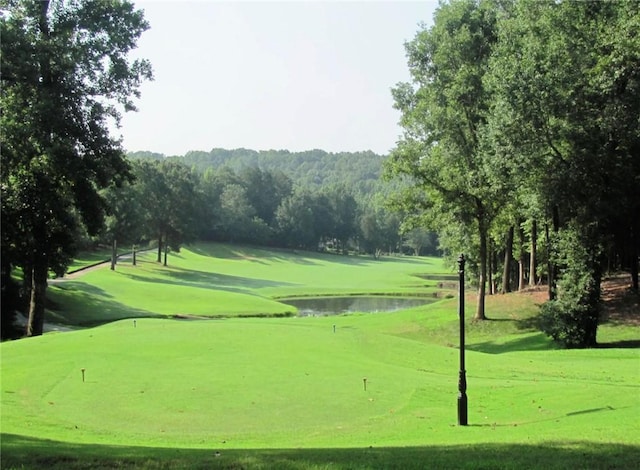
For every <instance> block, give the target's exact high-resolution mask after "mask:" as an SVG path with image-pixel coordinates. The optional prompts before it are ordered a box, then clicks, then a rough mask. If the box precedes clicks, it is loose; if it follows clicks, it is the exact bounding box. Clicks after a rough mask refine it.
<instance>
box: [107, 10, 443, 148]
mask: <svg viewBox="0 0 640 470" xmlns="http://www.w3.org/2000/svg"><path fill="white" fill-rule="evenodd" d="M135 3H136V5H137V7H138V8H142V9H144V10H145V16H146V18H147V20H148V21H149V23H150V24H151V29H150V30H148V31H147V32H146V33H144V34H143V36H142V38H141V39H140V41H139V43H138V46H139V47H138V49H137V50H136V51H135V53H134V54H133V55H134V56H135V57H144V58H147V59H149V60H150V61H151V63H152V65H153V68H154V74H155V80H154V81H153V82H145V83H144V84H143V85H142V87H141V92H142V97H141V98H140V100H138V101H137V103H136V104H137V106H138V109H139V111H138V112H137V113H126V114H125V115H124V117H123V120H122V127H121V129H119V131H116V135H118V134H121V135H122V137H123V142H124V147H125V148H126V149H127V150H129V151H136V150H150V151H154V152H160V153H164V154H166V155H182V154H184V153H186V152H187V151H189V150H205V151H209V150H211V149H212V148H214V147H221V148H227V149H234V148H239V147H244V148H249V149H254V150H269V149H276V150H278V149H287V150H291V151H302V150H310V149H314V148H318V149H322V150H326V151H329V152H339V151H361V150H373V151H374V152H376V153H380V154H387V153H388V152H389V150H391V149H392V148H393V147H394V145H395V143H396V141H397V140H398V136H399V135H400V134H401V130H400V128H399V127H398V125H397V122H398V120H399V118H400V113H399V112H398V111H396V110H395V109H393V99H392V98H391V91H390V90H391V88H392V87H393V86H395V84H396V83H398V82H400V81H408V79H409V73H408V67H407V61H406V57H405V50H404V43H405V42H406V41H408V40H411V39H413V37H414V36H415V34H416V32H417V31H418V30H419V24H420V23H423V22H424V23H427V24H430V23H431V20H432V15H433V11H434V9H435V8H436V6H437V1H435V0H429V1H422V2H409V1H398V0H396V1H386V2H373V1H359V2H344V1H315V2H313V1H300V0H299V1H289V2H268V1H262V2H239V1H228V2H221V1H212V0H211V1H178V0H165V1H160V0H136V2H135Z"/></svg>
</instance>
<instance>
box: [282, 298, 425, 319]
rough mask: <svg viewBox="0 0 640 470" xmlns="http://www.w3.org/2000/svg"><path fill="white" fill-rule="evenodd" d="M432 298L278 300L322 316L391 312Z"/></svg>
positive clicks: (309, 313)
mask: <svg viewBox="0 0 640 470" xmlns="http://www.w3.org/2000/svg"><path fill="white" fill-rule="evenodd" d="M434 300H435V299H430V298H425V297H381V296H352V297H313V298H303V299H284V300H280V302H282V303H285V304H288V305H293V306H294V307H296V308H297V309H298V315H300V316H324V315H339V314H342V313H352V312H369V313H375V312H393V311H396V310H402V309H405V308H411V307H417V306H420V305H425V304H428V303H429V302H433V301H434Z"/></svg>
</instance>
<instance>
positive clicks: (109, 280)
mask: <svg viewBox="0 0 640 470" xmlns="http://www.w3.org/2000/svg"><path fill="white" fill-rule="evenodd" d="M425 273H428V274H437V273H447V270H446V268H445V266H444V265H443V263H442V260H440V259H437V258H422V259H416V258H411V257H396V258H384V259H382V260H374V259H373V258H370V257H355V256H339V255H322V254H314V253H308V252H301V253H296V252H292V251H285V250H282V251H273V250H272V251H267V250H263V249H258V248H247V247H235V246H230V245H219V244H200V245H196V246H193V247H190V248H189V249H183V250H182V251H181V252H180V253H172V254H171V255H170V256H169V266H167V267H163V266H161V265H158V263H156V262H155V253H152V252H146V253H143V254H141V255H140V256H139V257H138V263H137V266H132V264H131V262H130V261H121V262H120V263H119V264H118V266H117V268H116V270H115V271H111V270H109V269H108V268H107V267H103V268H101V269H98V270H94V271H91V272H88V273H87V274H85V275H83V276H82V277H80V278H77V279H74V280H68V281H64V283H52V285H51V287H50V289H49V293H48V295H49V298H50V299H51V300H52V302H53V303H54V305H55V308H54V309H53V311H52V312H50V315H49V318H51V319H53V320H54V321H56V322H59V323H66V324H72V325H78V324H89V325H91V324H97V323H101V322H105V321H113V320H117V319H122V318H129V317H132V316H136V317H149V316H172V315H196V316H207V317H210V316H213V317H217V316H283V315H291V314H294V313H295V311H296V309H295V308H294V307H291V306H289V305H286V304H284V303H282V302H280V301H278V299H282V298H284V297H292V296H299V295H305V296H308V295H327V294H329V295H340V294H343V295H344V294H381V293H385V294H405V295H406V294H410V295H432V294H433V293H434V292H435V291H436V284H437V281H425V280H423V279H420V278H419V277H417V275H419V274H425Z"/></svg>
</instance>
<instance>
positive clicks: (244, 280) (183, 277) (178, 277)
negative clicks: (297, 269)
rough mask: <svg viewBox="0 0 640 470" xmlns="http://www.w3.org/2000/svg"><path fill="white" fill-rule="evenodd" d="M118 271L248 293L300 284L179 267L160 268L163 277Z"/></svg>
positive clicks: (142, 278) (171, 282)
mask: <svg viewBox="0 0 640 470" xmlns="http://www.w3.org/2000/svg"><path fill="white" fill-rule="evenodd" d="M116 272H118V273H119V274H120V275H122V276H125V277H127V278H129V279H132V280H134V281H138V282H142V283H159V284H169V285H176V286H187V287H196V288H198V289H216V290H226V291H231V292H239V293H244V294H246V293H248V292H247V291H248V290H252V289H261V288H264V287H291V286H297V285H299V284H295V283H291V282H284V281H270V280H268V279H258V278H251V277H243V276H233V275H230V274H220V273H212V272H208V271H196V270H193V269H183V268H178V267H171V268H170V269H160V270H158V271H157V272H158V273H159V274H160V275H162V276H163V277H147V276H142V275H138V274H135V273H132V272H129V271H127V272H123V271H116ZM254 295H255V294H254Z"/></svg>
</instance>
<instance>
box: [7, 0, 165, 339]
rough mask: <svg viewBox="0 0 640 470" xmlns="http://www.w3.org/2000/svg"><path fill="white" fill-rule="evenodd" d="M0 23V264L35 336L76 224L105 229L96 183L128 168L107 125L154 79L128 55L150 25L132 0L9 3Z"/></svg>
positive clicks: (117, 177)
mask: <svg viewBox="0 0 640 470" xmlns="http://www.w3.org/2000/svg"><path fill="white" fill-rule="evenodd" d="M0 25H1V28H2V41H1V46H0V47H1V52H2V87H1V91H0V96H1V98H2V108H3V112H2V116H1V117H0V128H1V130H2V132H1V134H2V156H1V158H2V165H1V173H0V181H1V185H2V186H1V188H2V226H3V230H2V270H3V277H4V276H5V275H8V274H9V273H10V272H11V270H12V269H13V268H14V267H21V268H22V270H23V273H24V284H25V289H26V290H27V291H28V297H29V299H30V306H29V321H28V325H27V334H29V335H38V334H41V333H42V326H43V319H44V306H45V304H44V302H45V296H46V286H47V282H46V280H47V275H48V272H49V270H53V271H55V272H63V271H64V269H65V267H66V265H67V263H68V262H69V260H70V258H71V257H72V256H73V254H74V250H75V240H76V236H75V235H76V232H78V231H80V230H86V231H88V232H89V233H97V232H98V231H99V230H100V229H101V227H102V224H103V221H104V217H105V214H106V212H107V210H108V208H107V204H106V202H105V200H104V198H103V196H102V195H101V193H100V189H101V188H105V187H107V186H109V185H111V184H119V183H120V182H122V181H125V180H127V179H128V178H130V176H131V174H130V170H129V165H128V163H127V161H126V159H125V158H124V154H123V150H122V148H121V146H120V142H119V141H118V140H115V139H114V138H112V137H111V136H110V134H109V123H115V124H116V125H117V124H118V122H119V119H120V113H121V112H122V111H123V110H124V111H128V110H132V109H134V108H135V107H134V104H133V101H132V99H133V98H135V97H136V96H137V95H138V87H139V85H140V83H141V81H142V80H144V79H150V78H151V77H152V72H151V66H150V64H149V63H148V62H147V61H145V60H130V59H129V58H128V54H129V52H130V51H131V50H132V49H133V48H134V47H135V45H136V42H137V40H138V38H139V37H140V35H141V34H142V33H143V32H144V31H145V30H146V29H147V28H148V24H147V22H146V21H145V19H144V16H143V14H142V12H141V11H138V10H136V9H135V8H134V6H133V4H132V3H130V2H127V1H110V2H106V1H99V2H93V1H76V2H63V1H35V0H31V1H9V2H7V4H6V7H5V9H4V10H3V12H2V16H1V18H0Z"/></svg>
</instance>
